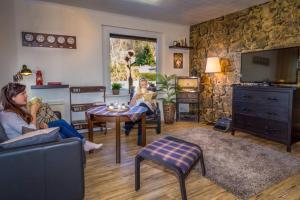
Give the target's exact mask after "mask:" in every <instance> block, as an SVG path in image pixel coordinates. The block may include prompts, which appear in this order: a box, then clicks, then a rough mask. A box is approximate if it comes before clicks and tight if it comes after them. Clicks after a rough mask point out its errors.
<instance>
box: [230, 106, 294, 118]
mask: <svg viewBox="0 0 300 200" xmlns="http://www.w3.org/2000/svg"><path fill="white" fill-rule="evenodd" d="M233 107H234V110H233V112H234V113H236V114H242V115H247V116H254V117H260V118H263V119H268V120H277V121H283V122H287V121H288V116H289V109H287V108H283V107H280V106H272V105H263V104H254V103H247V102H241V101H234V102H233Z"/></svg>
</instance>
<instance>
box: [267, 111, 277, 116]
mask: <svg viewBox="0 0 300 200" xmlns="http://www.w3.org/2000/svg"><path fill="white" fill-rule="evenodd" d="M267 114H268V115H272V116H276V115H278V114H277V113H274V112H267Z"/></svg>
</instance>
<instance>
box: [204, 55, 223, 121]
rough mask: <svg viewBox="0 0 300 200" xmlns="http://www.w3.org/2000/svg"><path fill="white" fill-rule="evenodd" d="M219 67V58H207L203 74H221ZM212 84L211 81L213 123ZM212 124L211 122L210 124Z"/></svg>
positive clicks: (212, 98)
mask: <svg viewBox="0 0 300 200" xmlns="http://www.w3.org/2000/svg"><path fill="white" fill-rule="evenodd" d="M221 71H222V70H221V65H220V59H219V57H208V58H207V61H206V68H205V73H211V74H212V73H218V72H221ZM213 96H214V82H213V81H212V95H211V100H212V101H211V102H212V108H211V109H212V114H213V121H214V120H215V119H214V118H215V114H214V97H213ZM211 123H213V122H211Z"/></svg>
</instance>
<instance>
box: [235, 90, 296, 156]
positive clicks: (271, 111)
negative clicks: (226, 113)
mask: <svg viewBox="0 0 300 200" xmlns="http://www.w3.org/2000/svg"><path fill="white" fill-rule="evenodd" d="M232 123H233V129H232V130H233V133H234V131H235V130H240V131H243V132H247V133H251V134H254V135H257V136H260V137H264V138H266V139H270V140H274V141H277V142H281V143H283V144H286V145H287V151H289V152H290V151H291V145H292V143H294V142H297V141H299V139H300V137H299V134H298V133H299V130H298V128H297V127H299V124H300V89H298V88H293V87H276V86H241V85H234V86H233V102H232Z"/></svg>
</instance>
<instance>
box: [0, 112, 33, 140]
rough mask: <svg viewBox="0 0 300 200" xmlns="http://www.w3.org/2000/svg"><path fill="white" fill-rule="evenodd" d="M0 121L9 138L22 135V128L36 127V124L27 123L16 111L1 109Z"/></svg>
mask: <svg viewBox="0 0 300 200" xmlns="http://www.w3.org/2000/svg"><path fill="white" fill-rule="evenodd" d="M0 123H1V125H2V126H3V128H4V130H5V133H6V135H7V137H8V138H9V139H13V138H15V137H17V136H19V135H22V128H23V127H26V128H30V129H36V126H35V125H34V124H27V123H26V122H25V121H24V120H23V119H22V117H20V116H19V115H18V114H16V113H14V112H7V111H0Z"/></svg>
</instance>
